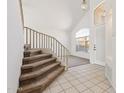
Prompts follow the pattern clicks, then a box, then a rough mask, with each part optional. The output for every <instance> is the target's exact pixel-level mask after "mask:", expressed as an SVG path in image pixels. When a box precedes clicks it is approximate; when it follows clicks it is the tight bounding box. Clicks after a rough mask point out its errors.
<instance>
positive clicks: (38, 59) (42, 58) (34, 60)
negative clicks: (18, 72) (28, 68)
mask: <svg viewBox="0 0 124 93" xmlns="http://www.w3.org/2000/svg"><path fill="white" fill-rule="evenodd" d="M51 57H52V56H51V55H50V56H46V57H41V58H36V59H32V60H28V61H25V60H23V65H24V64H30V63H34V62H37V61H42V60H45V59H48V58H51Z"/></svg>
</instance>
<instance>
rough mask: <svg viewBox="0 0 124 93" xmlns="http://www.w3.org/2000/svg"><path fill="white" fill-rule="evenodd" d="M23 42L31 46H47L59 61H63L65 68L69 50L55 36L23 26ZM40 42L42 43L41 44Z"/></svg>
mask: <svg viewBox="0 0 124 93" xmlns="http://www.w3.org/2000/svg"><path fill="white" fill-rule="evenodd" d="M24 30H25V31H24V34H25V44H30V45H31V48H49V49H51V50H52V52H53V53H54V54H56V56H57V57H59V59H60V60H61V61H64V62H65V66H66V68H67V63H68V55H69V50H68V49H67V48H66V47H65V46H64V45H63V44H62V43H60V42H59V41H58V40H57V39H56V38H55V37H53V36H50V35H47V34H44V33H41V32H38V31H36V30H34V29H32V28H29V27H24ZM41 44H42V45H41Z"/></svg>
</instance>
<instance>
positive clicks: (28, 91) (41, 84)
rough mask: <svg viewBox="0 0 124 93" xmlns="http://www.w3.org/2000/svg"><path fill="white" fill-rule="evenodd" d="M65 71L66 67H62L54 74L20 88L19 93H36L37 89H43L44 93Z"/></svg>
mask: <svg viewBox="0 0 124 93" xmlns="http://www.w3.org/2000/svg"><path fill="white" fill-rule="evenodd" d="M63 71H64V66H60V67H58V68H57V69H56V70H54V71H53V72H51V73H49V74H48V75H47V76H46V77H44V78H43V79H41V80H38V81H36V82H33V83H32V84H29V85H25V86H22V87H20V88H18V93H32V91H35V90H37V89H41V91H43V89H45V88H46V87H47V86H48V85H49V84H50V83H51V82H52V81H53V80H54V79H55V78H56V77H57V76H59V74H61V73H62V72H63ZM41 93H42V92H41Z"/></svg>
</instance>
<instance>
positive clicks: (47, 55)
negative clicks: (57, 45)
mask: <svg viewBox="0 0 124 93" xmlns="http://www.w3.org/2000/svg"><path fill="white" fill-rule="evenodd" d="M50 56H52V54H39V55H34V56H31V57H24V58H23V61H31V60H35V59H38V58H44V57H50Z"/></svg>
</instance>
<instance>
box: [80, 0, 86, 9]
mask: <svg viewBox="0 0 124 93" xmlns="http://www.w3.org/2000/svg"><path fill="white" fill-rule="evenodd" d="M87 7H88V5H87V0H81V8H82V9H83V10H86V9H87Z"/></svg>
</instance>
